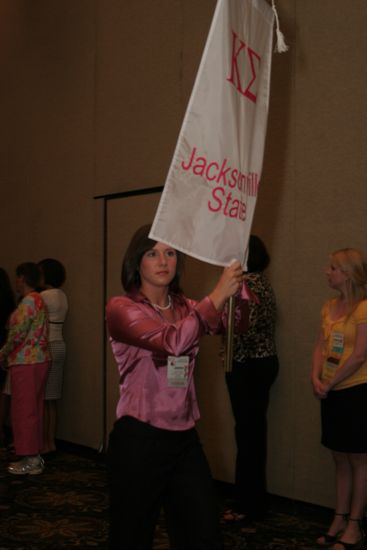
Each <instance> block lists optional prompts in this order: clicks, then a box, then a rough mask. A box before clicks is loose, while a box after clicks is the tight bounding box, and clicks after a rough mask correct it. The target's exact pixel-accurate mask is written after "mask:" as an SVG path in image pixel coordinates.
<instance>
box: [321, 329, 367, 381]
mask: <svg viewBox="0 0 367 550" xmlns="http://www.w3.org/2000/svg"><path fill="white" fill-rule="evenodd" d="M366 360H367V323H359V324H358V325H357V326H356V341H355V345H354V349H353V352H352V353H351V354H350V356H349V357H348V359H346V361H344V363H342V364H341V365H339V366H338V368H337V370H336V373H335V376H334V378H333V379H332V380H330V381H329V382H328V383H327V384H325V386H326V388H327V391H330V390H331V389H333V388H334V386H336V385H337V384H339V382H342V381H343V380H345V379H346V378H349V376H351V375H352V374H354V373H355V372H356V371H357V370H358V369H359V368H360V367H361V366H362V365H363V363H364V362H365V361H366Z"/></svg>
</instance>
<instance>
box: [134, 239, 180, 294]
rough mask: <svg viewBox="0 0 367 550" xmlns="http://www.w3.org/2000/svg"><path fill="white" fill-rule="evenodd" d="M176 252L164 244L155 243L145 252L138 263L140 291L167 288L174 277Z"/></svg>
mask: <svg viewBox="0 0 367 550" xmlns="http://www.w3.org/2000/svg"><path fill="white" fill-rule="evenodd" d="M176 267H177V254H176V250H175V249H174V248H172V247H171V246H168V245H166V244H164V243H156V244H155V245H154V246H153V248H151V249H150V250H147V251H146V252H145V254H144V256H143V257H142V259H141V262H140V268H139V274H140V279H141V289H143V288H144V287H145V288H147V286H149V287H155V288H161V287H168V285H169V284H170V282H171V281H172V279H173V278H174V276H175V275H176Z"/></svg>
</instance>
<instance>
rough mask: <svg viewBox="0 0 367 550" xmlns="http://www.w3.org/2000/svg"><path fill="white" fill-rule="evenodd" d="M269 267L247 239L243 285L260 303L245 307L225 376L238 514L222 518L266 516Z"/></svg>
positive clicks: (271, 311)
mask: <svg viewBox="0 0 367 550" xmlns="http://www.w3.org/2000/svg"><path fill="white" fill-rule="evenodd" d="M269 262H270V258H269V254H268V252H267V250H266V247H265V245H264V243H263V242H262V240H261V239H260V238H259V237H257V236H256V235H251V236H250V240H249V253H248V260H247V272H246V275H245V280H246V283H247V285H248V287H249V288H250V290H252V291H253V292H254V294H255V295H256V296H257V298H258V302H255V301H252V302H249V321H248V330H247V332H245V333H243V334H239V335H235V336H234V343H233V367H232V371H231V372H229V373H227V374H226V382H227V386H228V391H229V396H230V400H231V404H232V410H233V416H234V419H235V437H236V444H237V457H236V471H235V490H236V510H235V511H229V513H227V514H226V515H225V518H224V519H228V520H233V519H235V520H236V519H243V516H244V515H246V519H248V520H251V519H255V520H256V519H260V518H261V517H262V516H263V515H264V513H265V512H266V507H267V503H266V454H267V418H266V413H267V408H268V404H269V392H270V388H271V386H272V384H273V382H274V380H275V378H276V376H277V373H278V368H279V364H278V357H277V351H276V346H275V320H276V303H275V296H274V292H273V289H272V286H271V284H270V282H269V280H268V278H267V277H266V275H265V273H264V270H265V269H266V268H267V267H268V265H269Z"/></svg>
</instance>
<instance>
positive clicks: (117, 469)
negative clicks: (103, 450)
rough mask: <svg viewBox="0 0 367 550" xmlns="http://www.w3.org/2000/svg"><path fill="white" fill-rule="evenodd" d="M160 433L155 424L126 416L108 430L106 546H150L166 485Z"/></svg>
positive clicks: (142, 549) (113, 549)
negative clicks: (108, 518)
mask: <svg viewBox="0 0 367 550" xmlns="http://www.w3.org/2000/svg"><path fill="white" fill-rule="evenodd" d="M159 437H160V434H159V431H157V430H156V429H155V428H152V427H151V426H149V425H148V424H145V423H143V422H139V421H137V420H135V419H133V418H129V417H124V418H121V419H120V420H118V421H117V422H116V423H115V426H114V428H113V430H112V432H111V435H110V441H109V448H108V477H109V493H110V529H109V545H108V548H109V550H122V549H123V548H126V549H129V550H150V549H151V548H152V545H153V537H154V530H155V525H156V523H157V520H158V515H159V511H160V505H161V496H162V493H163V491H164V485H165V472H164V461H165V450H164V448H163V445H162V444H161V441H160V439H159ZM162 470H163V471H162Z"/></svg>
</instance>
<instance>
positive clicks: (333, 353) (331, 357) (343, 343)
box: [321, 298, 367, 390]
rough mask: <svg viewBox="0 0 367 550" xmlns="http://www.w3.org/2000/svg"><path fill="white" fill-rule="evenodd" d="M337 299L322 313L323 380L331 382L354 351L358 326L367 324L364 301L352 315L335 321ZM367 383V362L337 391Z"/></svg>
mask: <svg viewBox="0 0 367 550" xmlns="http://www.w3.org/2000/svg"><path fill="white" fill-rule="evenodd" d="M335 301H336V298H333V299H332V300H329V301H328V302H326V304H324V306H323V308H322V311H321V324H322V329H323V332H324V342H325V344H324V364H323V369H322V379H323V380H331V379H332V378H334V376H335V372H336V370H337V368H338V367H340V366H342V365H343V364H344V363H345V361H346V360H347V359H348V357H349V356H350V355H351V353H352V352H353V349H354V344H355V339H356V329H357V325H359V324H361V323H367V300H362V301H361V302H359V304H358V305H357V306H356V308H355V309H354V310H353V312H352V313H351V314H350V315H345V316H343V317H340V319H337V320H335V321H333V320H332V319H331V318H330V309H331V306H332V304H333V303H335ZM364 383H367V361H365V362H364V363H363V364H362V365H361V367H360V368H359V369H358V370H357V371H356V372H354V373H353V374H352V375H351V376H348V378H346V379H345V380H343V381H342V382H339V384H336V386H335V387H334V389H335V390H341V389H344V388H350V387H352V386H357V385H358V384H364Z"/></svg>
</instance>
